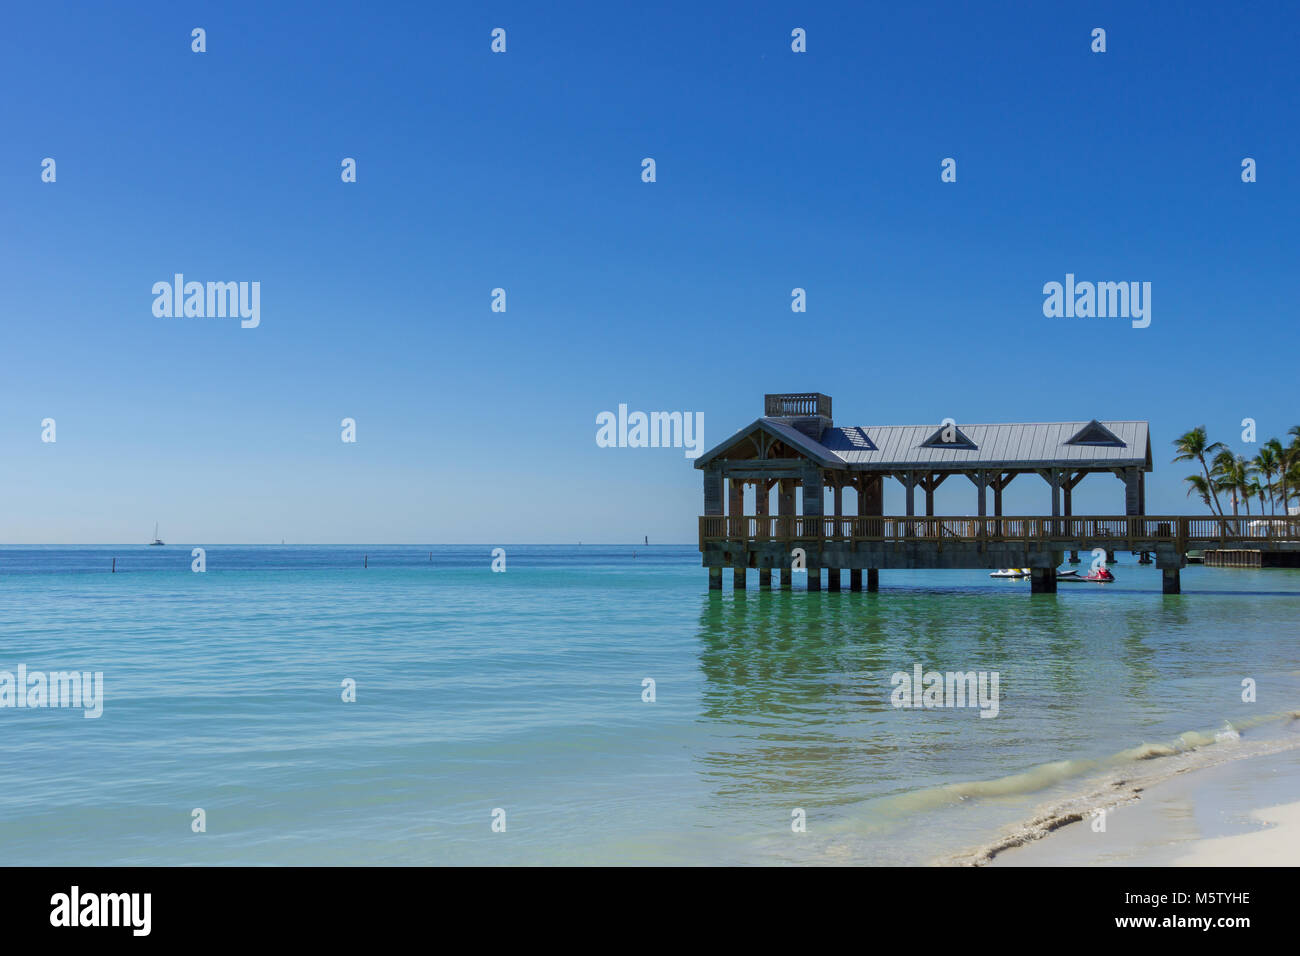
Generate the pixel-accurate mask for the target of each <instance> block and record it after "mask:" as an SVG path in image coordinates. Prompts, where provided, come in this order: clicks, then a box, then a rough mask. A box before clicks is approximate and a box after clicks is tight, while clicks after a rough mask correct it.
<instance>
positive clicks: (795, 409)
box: [763, 392, 835, 441]
mask: <svg viewBox="0 0 1300 956" xmlns="http://www.w3.org/2000/svg"><path fill="white" fill-rule="evenodd" d="M763 417H764V418H775V419H777V420H778V421H780V422H783V423H785V424H786V425H789V426H790V427H791V428H793V429H795V430H796V431H799V432H802V433H803V434H805V435H807V436H808V437H809V438H811V439H812V440H813V441H820V440H821V437H822V432H824V431H826V429H828V428H831V427H832V426H833V425H834V424H835V423H834V422H833V421H831V397H830V396H829V395H823V394H822V393H821V392H786V393H782V394H778V395H764V396H763Z"/></svg>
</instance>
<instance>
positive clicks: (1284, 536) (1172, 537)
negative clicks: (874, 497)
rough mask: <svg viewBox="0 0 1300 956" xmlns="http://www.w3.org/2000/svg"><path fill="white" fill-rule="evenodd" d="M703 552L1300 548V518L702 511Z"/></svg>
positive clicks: (1184, 551) (701, 537) (701, 546)
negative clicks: (834, 547) (850, 546)
mask: <svg viewBox="0 0 1300 956" xmlns="http://www.w3.org/2000/svg"><path fill="white" fill-rule="evenodd" d="M699 533H700V539H699V542H700V550H701V551H704V550H706V546H707V545H708V544H709V542H731V543H746V542H752V543H754V544H767V543H769V542H782V541H789V542H827V543H830V542H835V543H852V542H858V541H862V542H878V543H900V544H901V543H911V542H918V541H930V542H934V543H936V544H938V545H940V546H942V545H943V544H944V543H953V544H957V543H962V544H980V543H987V544H1019V543H1025V544H1034V545H1037V546H1039V547H1040V548H1041V547H1051V548H1055V549H1058V550H1071V551H1073V550H1079V551H1082V550H1092V549H1093V548H1106V549H1107V550H1110V551H1156V550H1164V549H1165V548H1171V547H1172V548H1173V549H1175V550H1177V551H1179V552H1180V553H1183V554H1185V553H1186V552H1187V551H1189V550H1193V549H1195V550H1206V549H1209V548H1225V547H1228V546H1230V545H1248V546H1249V547H1251V548H1255V549H1261V550H1300V517H1297V516H1294V515H1293V516H1289V517H1281V516H1279V517H1264V518H1260V517H1245V516H1242V517H1231V518H1218V517H1194V518H1192V517H1187V516H1183V515H1135V516H1122V515H1121V516H1114V515H1108V516H1071V517H1052V516H1031V517H1023V516H1015V517H1005V516H1004V517H993V518H988V517H986V518H953V517H906V516H902V517H892V516H885V517H861V516H845V517H832V516H825V515H744V516H739V515H737V516H727V515H701V516H700V523H699Z"/></svg>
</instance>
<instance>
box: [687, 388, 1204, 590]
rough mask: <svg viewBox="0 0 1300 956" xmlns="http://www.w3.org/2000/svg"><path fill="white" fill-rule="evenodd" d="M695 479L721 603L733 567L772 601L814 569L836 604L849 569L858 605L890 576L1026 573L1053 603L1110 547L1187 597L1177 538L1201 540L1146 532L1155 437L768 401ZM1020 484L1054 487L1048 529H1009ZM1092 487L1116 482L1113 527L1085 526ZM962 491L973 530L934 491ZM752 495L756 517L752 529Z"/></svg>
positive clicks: (1129, 424)
mask: <svg viewBox="0 0 1300 956" xmlns="http://www.w3.org/2000/svg"><path fill="white" fill-rule="evenodd" d="M695 467H696V468H699V469H700V470H701V471H702V472H703V473H704V514H703V515H702V516H701V517H700V550H701V552H702V554H703V563H704V565H705V566H706V567H707V568H708V569H709V587H710V588H713V589H719V588H721V587H722V580H723V571H724V569H726V568H728V567H730V568H731V569H732V571H733V581H734V586H735V587H737V588H743V587H745V586H746V583H747V570H748V569H749V568H757V570H758V582H759V586H760V587H764V588H768V587H771V586H772V575H773V573H775V574H777V575H778V579H779V583H780V587H782V588H789V587H790V586H791V584H792V574H794V573H801V572H800V570H799V565H800V564H802V565H803V568H804V570H805V572H806V574H807V580H808V588H809V590H820V589H821V586H822V574H823V571H825V572H826V575H827V584H828V586H829V589H830V590H832V591H837V590H839V589H840V588H841V584H842V571H843V570H845V569H847V570H848V571H849V582H850V583H849V586H850V588H851V589H852V590H854V591H860V590H862V583H863V572H864V571H865V572H866V582H867V589H868V590H871V591H874V590H876V589H877V588H878V586H879V571H880V569H881V568H998V567H1028V568H1031V569H1032V574H1031V587H1032V590H1034V591H1055V589H1056V568H1057V566H1058V565H1059V564H1060V563H1061V562H1062V559H1063V557H1064V554H1065V552H1067V551H1069V552H1075V553H1076V555H1077V552H1078V551H1079V550H1081V549H1088V550H1091V548H1093V547H1097V546H1098V545H1099V543H1100V546H1103V547H1106V548H1107V549H1108V550H1112V551H1113V550H1118V549H1125V550H1127V549H1128V548H1130V547H1132V549H1133V550H1140V551H1144V552H1145V551H1149V552H1152V553H1154V554H1155V556H1156V564H1157V565H1158V566H1159V567H1160V568H1161V569H1162V570H1163V571H1164V589H1165V590H1166V591H1167V592H1177V590H1178V572H1179V569H1180V568H1182V567H1183V566H1184V565H1185V563H1186V562H1185V558H1184V556H1183V550H1180V549H1182V548H1183V547H1184V542H1181V541H1179V540H1178V532H1179V530H1188V529H1184V528H1183V527H1182V526H1179V528H1175V527H1173V526H1172V525H1169V523H1168V522H1169V519H1161V520H1160V521H1159V522H1157V523H1155V524H1152V523H1150V522H1147V521H1146V520H1144V516H1145V512H1146V486H1145V476H1146V475H1147V474H1149V473H1150V472H1151V470H1152V463H1151V442H1150V436H1149V432H1148V427H1147V423H1146V422H1144V421H1098V420H1096V419H1093V420H1090V421H1075V422H1036V423H1013V424H993V425H980V424H964V423H957V422H954V421H951V420H946V421H945V422H943V423H940V424H938V425H933V424H932V425H863V426H858V425H853V426H837V425H836V424H835V422H834V418H833V415H832V409H831V398H830V396H829V395H824V394H822V393H820V392H798V393H783V394H773V395H766V396H764V401H763V416H762V417H761V418H759V419H757V420H755V421H754V422H753V423H752V424H750V425H747V426H746V427H744V428H742V429H740V430H739V431H738V432H736V433H735V434H734V435H732V436H731V437H730V438H728V439H727V440H726V441H724V442H722V443H721V444H719V445H717V446H716V447H714V448H712V449H711V450H709V451H708V452H705V453H704V454H703V455H701V456H700V457H699V458H697V459H696V461H695ZM1022 475H1025V476H1031V477H1033V478H1035V479H1041V480H1042V481H1043V482H1044V483H1045V489H1044V490H1045V491H1047V493H1048V494H1047V496H1046V498H1047V501H1046V502H1045V503H1048V505H1049V506H1048V508H1046V509H1045V512H1046V513H1045V514H1044V515H1042V516H1041V517H1034V518H1028V517H1008V516H1004V515H1003V513H1002V495H1003V492H1004V491H1005V490H1006V488H1007V486H1008V485H1010V484H1011V482H1012V481H1014V480H1015V479H1016V478H1019V477H1020V476H1022ZM1089 475H1105V476H1107V477H1109V478H1111V479H1116V478H1118V479H1119V487H1118V488H1117V491H1118V492H1119V493H1120V494H1122V501H1123V507H1122V509H1119V508H1117V509H1116V514H1115V515H1112V516H1107V517H1104V518H1081V519H1076V518H1075V517H1074V516H1073V514H1072V500H1071V498H1072V492H1073V491H1074V489H1075V488H1076V487H1077V486H1078V484H1079V482H1081V481H1082V480H1083V479H1084V478H1086V477H1087V476H1089ZM954 477H956V478H964V479H966V480H967V481H969V482H970V483H971V485H972V486H973V487H972V491H973V492H974V494H973V499H974V500H973V502H972V504H973V505H974V509H973V510H974V512H975V514H974V516H964V517H940V516H936V515H935V513H934V509H935V491H936V489H938V487H939V486H940V485H941V484H942V483H943V482H945V481H947V480H948V479H950V478H954ZM887 480H892V481H897V482H899V483H900V484H901V485H902V488H903V492H904V495H905V501H906V508H905V514H904V515H901V516H897V517H886V516H885V515H884V512H883V503H884V484H885V482H886V481H887ZM747 485H752V486H753V488H754V491H755V499H754V500H755V507H754V514H752V515H746V514H744V500H745V498H744V495H745V488H746V486H747ZM846 488H851V489H853V490H854V492H855V497H856V511H857V514H856V515H845V514H844V511H843V504H844V491H845V489H846ZM918 490H919V491H920V492H921V495H920V496H918V494H917V491H918ZM774 492H775V498H776V502H775V509H773V507H772V504H773V503H772V498H773V493H774ZM990 492H991V494H990ZM1120 494H1117V496H1116V497H1117V501H1116V504H1117V505H1118V504H1119V497H1120ZM828 497H829V499H830V508H829V510H828V509H827V499H828ZM918 498H919V499H920V501H919V508H918ZM990 498H991V499H992V500H991V505H992V510H991V511H990V510H989V506H990ZM1175 520H1176V519H1175Z"/></svg>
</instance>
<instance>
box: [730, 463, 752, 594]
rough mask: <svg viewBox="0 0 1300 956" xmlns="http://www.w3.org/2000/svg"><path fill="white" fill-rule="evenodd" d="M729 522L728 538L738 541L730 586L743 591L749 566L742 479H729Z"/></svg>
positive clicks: (743, 481)
mask: <svg viewBox="0 0 1300 956" xmlns="http://www.w3.org/2000/svg"><path fill="white" fill-rule="evenodd" d="M729 513H730V517H731V519H732V520H731V521H729V522H728V525H729V526H730V527H729V529H728V531H729V534H728V536H729V537H735V538H738V539H739V544H738V546H737V554H736V557H735V559H734V560H733V562H732V566H731V586H732V588H733V589H735V590H737V591H743V590H745V585H746V577H747V575H748V571H747V568H746V566H747V565H748V564H749V561H748V557H749V545H748V542H747V540H746V539H748V537H749V528H748V527H747V525H748V522H747V521H745V520H743V516H744V514H745V480H744V479H743V478H732V479H731V504H730V508H729Z"/></svg>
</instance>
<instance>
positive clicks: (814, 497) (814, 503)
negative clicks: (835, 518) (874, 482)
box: [803, 465, 826, 591]
mask: <svg viewBox="0 0 1300 956" xmlns="http://www.w3.org/2000/svg"><path fill="white" fill-rule="evenodd" d="M825 487H826V486H825V485H823V484H822V470H821V468H819V467H818V466H816V465H810V466H809V467H808V469H807V471H806V472H804V478H803V513H804V514H805V515H807V516H811V517H821V516H822V514H823V513H824V499H825V497H826V492H825ZM805 523H806V524H813V525H817V524H820V523H819V522H805ZM804 533H805V534H806V533H807V528H805V529H804ZM821 537H822V536H821V535H818V540H817V541H816V542H814V541H809V542H808V590H809V591H820V590H821V589H822V556H821V542H820V539H821Z"/></svg>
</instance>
